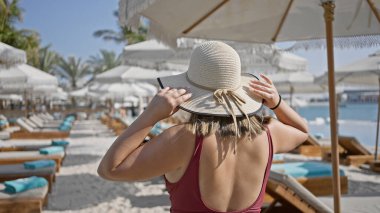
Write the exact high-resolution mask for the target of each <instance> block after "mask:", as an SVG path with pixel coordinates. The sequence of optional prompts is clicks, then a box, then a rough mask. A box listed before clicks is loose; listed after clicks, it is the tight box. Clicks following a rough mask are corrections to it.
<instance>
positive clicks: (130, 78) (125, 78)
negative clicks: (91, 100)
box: [95, 65, 180, 84]
mask: <svg viewBox="0 0 380 213" xmlns="http://www.w3.org/2000/svg"><path fill="white" fill-rule="evenodd" d="M179 73H180V72H177V71H166V70H162V71H157V70H154V69H146V68H142V67H135V66H126V65H121V66H117V67H115V68H113V69H110V70H108V71H106V72H104V73H102V74H99V75H97V76H96V77H95V82H97V83H100V84H110V83H123V82H139V81H140V82H146V81H148V82H149V81H152V82H156V79H157V78H159V77H163V76H168V75H175V74H179Z"/></svg>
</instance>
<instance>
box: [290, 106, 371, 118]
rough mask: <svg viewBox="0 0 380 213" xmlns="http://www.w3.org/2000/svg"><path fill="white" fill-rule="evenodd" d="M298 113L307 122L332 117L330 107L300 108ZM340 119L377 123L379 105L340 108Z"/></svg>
mask: <svg viewBox="0 0 380 213" xmlns="http://www.w3.org/2000/svg"><path fill="white" fill-rule="evenodd" d="M297 112H298V113H299V114H300V115H301V116H302V117H304V118H306V119H307V120H315V118H317V117H322V118H328V117H329V116H330V115H329V108H328V106H308V107H299V108H297ZM338 119H339V120H362V121H376V120H377V104H346V105H343V106H339V109H338Z"/></svg>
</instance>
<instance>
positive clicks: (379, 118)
mask: <svg viewBox="0 0 380 213" xmlns="http://www.w3.org/2000/svg"><path fill="white" fill-rule="evenodd" d="M379 122H380V76H379V95H378V96H377V128H376V143H375V144H376V146H375V161H376V160H377V149H378V147H379Z"/></svg>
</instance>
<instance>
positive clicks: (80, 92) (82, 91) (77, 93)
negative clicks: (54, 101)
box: [69, 86, 97, 98]
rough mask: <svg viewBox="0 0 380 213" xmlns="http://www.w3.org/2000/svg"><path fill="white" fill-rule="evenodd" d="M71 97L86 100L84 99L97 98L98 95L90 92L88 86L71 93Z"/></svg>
mask: <svg viewBox="0 0 380 213" xmlns="http://www.w3.org/2000/svg"><path fill="white" fill-rule="evenodd" d="M69 96H70V97H76V98H84V97H96V96H97V94H96V93H94V92H90V91H89V88H88V86H86V87H83V88H81V89H78V90H75V91H71V92H70V93H69Z"/></svg>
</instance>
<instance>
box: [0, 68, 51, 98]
mask: <svg viewBox="0 0 380 213" xmlns="http://www.w3.org/2000/svg"><path fill="white" fill-rule="evenodd" d="M57 85H58V81H57V78H56V77H54V76H52V75H50V74H48V73H46V72H43V71H41V70H39V69H37V68H34V67H32V66H29V65H27V64H20V65H15V66H12V67H8V68H0V91H2V92H12V93H16V94H17V93H23V92H25V91H26V90H28V91H33V90H39V88H42V87H45V89H52V88H57Z"/></svg>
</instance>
